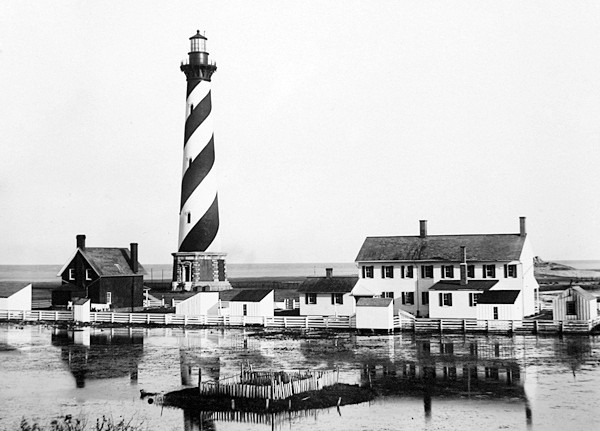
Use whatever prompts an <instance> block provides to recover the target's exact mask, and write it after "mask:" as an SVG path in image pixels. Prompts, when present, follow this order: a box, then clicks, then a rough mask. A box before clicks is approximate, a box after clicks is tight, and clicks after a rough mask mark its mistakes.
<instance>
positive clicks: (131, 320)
mask: <svg viewBox="0 0 600 431" xmlns="http://www.w3.org/2000/svg"><path fill="white" fill-rule="evenodd" d="M129 323H133V314H132V313H129Z"/></svg>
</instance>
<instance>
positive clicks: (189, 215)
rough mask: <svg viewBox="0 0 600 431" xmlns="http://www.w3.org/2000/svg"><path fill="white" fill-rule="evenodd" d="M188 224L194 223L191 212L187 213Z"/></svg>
mask: <svg viewBox="0 0 600 431" xmlns="http://www.w3.org/2000/svg"><path fill="white" fill-rule="evenodd" d="M187 222H188V223H191V222H192V212H191V211H189V212H188V213H187Z"/></svg>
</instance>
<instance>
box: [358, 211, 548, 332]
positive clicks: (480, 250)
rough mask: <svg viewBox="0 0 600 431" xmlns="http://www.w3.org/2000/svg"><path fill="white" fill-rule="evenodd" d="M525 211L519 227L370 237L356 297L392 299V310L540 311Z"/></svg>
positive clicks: (504, 314)
mask: <svg viewBox="0 0 600 431" xmlns="http://www.w3.org/2000/svg"><path fill="white" fill-rule="evenodd" d="M533 258H534V255H533V251H532V249H531V245H530V243H529V240H528V238H527V232H526V227H525V217H521V218H520V229H519V232H518V233H507V234H474V235H428V234H427V221H426V220H421V222H420V233H419V235H415V236H383V237H367V238H366V239H365V242H364V243H363V245H362V247H361V249H360V251H359V253H358V256H357V257H356V263H357V264H358V269H359V279H358V282H357V283H356V285H355V286H354V288H353V289H352V295H353V296H354V297H355V298H357V299H358V298H361V297H371V298H372V297H375V298H376V297H380V298H393V300H394V313H397V312H398V310H404V311H406V312H409V313H411V314H413V315H415V316H417V317H430V318H437V319H442V318H443V319H449V318H459V319H475V318H477V319H484V320H492V319H499V320H520V319H523V317H526V316H530V315H533V314H535V313H536V311H537V303H538V288H539V286H538V283H537V281H536V280H535V278H534V274H533Z"/></svg>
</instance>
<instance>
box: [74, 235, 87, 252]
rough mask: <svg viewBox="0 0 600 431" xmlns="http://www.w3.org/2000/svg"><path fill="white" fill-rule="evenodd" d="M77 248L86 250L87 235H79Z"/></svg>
mask: <svg viewBox="0 0 600 431" xmlns="http://www.w3.org/2000/svg"><path fill="white" fill-rule="evenodd" d="M76 238H77V248H80V249H82V250H85V235H77V237H76Z"/></svg>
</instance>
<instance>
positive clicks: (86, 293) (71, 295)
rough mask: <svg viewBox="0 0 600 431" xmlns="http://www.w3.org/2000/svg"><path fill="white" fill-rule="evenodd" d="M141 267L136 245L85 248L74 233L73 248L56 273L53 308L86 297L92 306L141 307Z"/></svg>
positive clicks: (142, 294)
mask: <svg viewBox="0 0 600 431" xmlns="http://www.w3.org/2000/svg"><path fill="white" fill-rule="evenodd" d="M144 273H145V271H144V268H143V267H142V265H140V263H139V262H138V245H137V244H136V243H131V245H130V248H129V249H127V248H116V247H87V246H86V244H85V235H77V247H76V249H75V251H74V253H73V254H72V255H71V257H70V258H69V260H67V263H65V265H64V266H63V267H62V268H61V270H60V271H59V272H58V276H59V277H61V279H62V284H61V286H60V287H59V288H57V289H55V290H54V291H53V292H52V305H53V306H54V307H60V306H66V305H67V304H68V303H69V301H71V302H73V301H75V300H76V299H79V298H89V299H90V301H91V308H92V309H99V308H102V309H112V310H123V311H136V310H141V309H142V308H143V305H144Z"/></svg>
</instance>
